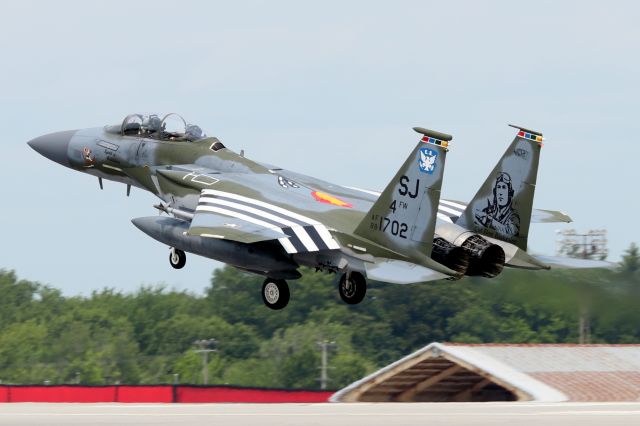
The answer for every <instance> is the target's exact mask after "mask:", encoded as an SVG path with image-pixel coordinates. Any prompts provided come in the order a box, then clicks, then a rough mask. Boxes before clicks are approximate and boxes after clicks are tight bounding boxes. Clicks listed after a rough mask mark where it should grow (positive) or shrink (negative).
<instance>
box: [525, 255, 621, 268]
mask: <svg viewBox="0 0 640 426" xmlns="http://www.w3.org/2000/svg"><path fill="white" fill-rule="evenodd" d="M533 257H534V258H535V259H536V260H538V261H540V262H544V263H546V264H547V265H549V266H550V267H551V268H552V269H590V268H591V269H592V268H604V269H613V268H616V267H617V266H618V265H617V264H616V263H613V262H607V261H605V260H591V259H576V258H573V257H561V256H542V255H533Z"/></svg>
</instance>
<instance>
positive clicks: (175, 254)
mask: <svg viewBox="0 0 640 426" xmlns="http://www.w3.org/2000/svg"><path fill="white" fill-rule="evenodd" d="M169 263H170V264H171V266H173V268H174V269H182V268H184V265H185V264H186V263H187V255H186V254H185V253H184V252H183V251H182V250H180V249H177V248H174V247H172V248H171V253H169Z"/></svg>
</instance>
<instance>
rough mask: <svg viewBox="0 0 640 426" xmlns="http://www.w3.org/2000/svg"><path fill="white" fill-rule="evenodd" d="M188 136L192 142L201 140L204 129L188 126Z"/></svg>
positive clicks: (192, 125) (193, 125)
mask: <svg viewBox="0 0 640 426" xmlns="http://www.w3.org/2000/svg"><path fill="white" fill-rule="evenodd" d="M186 135H187V137H188V138H189V139H191V140H195V139H200V138H201V137H202V129H201V128H200V127H199V126H196V125H195V124H187V128H186Z"/></svg>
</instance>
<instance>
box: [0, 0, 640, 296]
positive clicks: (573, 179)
mask: <svg viewBox="0 0 640 426" xmlns="http://www.w3.org/2000/svg"><path fill="white" fill-rule="evenodd" d="M1 10H2V14H1V15H0V16H1V17H2V25H0V61H1V67H0V70H1V71H0V72H1V74H0V76H1V78H0V94H1V98H0V99H1V100H0V120H1V121H0V124H2V129H4V132H3V137H2V140H3V144H2V148H3V151H4V152H3V156H2V158H3V159H4V161H3V166H2V167H1V168H0V182H1V183H0V185H1V186H0V191H1V195H2V205H1V207H2V208H1V210H0V211H1V212H2V213H1V215H2V216H1V217H2V223H3V225H2V228H1V230H0V237H1V241H2V243H3V244H2V248H1V249H0V254H1V256H0V268H5V269H14V270H16V272H17V274H18V275H19V276H20V277H23V278H27V279H31V280H38V281H41V282H43V283H47V284H49V285H51V286H54V287H58V288H61V289H63V291H64V293H65V294H69V295H73V294H88V293H90V292H91V291H92V290H96V289H100V288H103V287H114V288H116V289H122V290H127V291H129V290H134V289H136V288H137V287H138V286H139V285H140V284H142V283H144V284H155V283H159V282H163V283H166V284H167V285H168V286H170V287H175V288H178V289H189V290H192V291H195V292H201V291H202V290H203V289H204V288H205V287H206V286H207V285H208V283H209V279H210V275H211V271H212V269H213V268H214V267H216V266H218V265H219V264H217V263H215V262H213V261H210V260H207V259H203V258H198V257H197V256H194V255H192V256H189V257H188V260H187V266H186V268H185V269H183V270H181V271H174V270H173V269H172V268H171V267H170V266H169V263H168V260H167V257H168V249H167V247H165V246H163V245H162V244H160V243H158V242H156V241H154V240H152V239H150V238H148V237H147V236H146V235H144V234H143V233H141V232H140V231H138V230H137V229H136V228H135V227H134V226H133V225H132V224H131V223H130V219H131V218H134V217H140V216H149V215H153V214H155V213H156V212H155V210H154V209H153V208H152V204H154V203H155V202H156V200H155V199H154V197H153V196H151V195H150V194H147V193H144V192H143V191H141V190H137V189H133V190H132V194H131V197H130V198H126V197H125V187H124V186H123V185H120V184H116V183H111V182H105V190H104V191H100V190H99V188H98V182H97V179H95V178H91V177H89V176H87V175H83V174H80V173H77V172H73V171H71V170H70V169H66V168H63V167H62V166H59V165H57V164H54V163H52V162H50V161H48V160H46V159H45V158H44V157H41V156H40V155H38V154H37V153H36V152H35V151H33V150H31V149H30V148H29V147H28V146H27V145H26V142H27V141H28V140H30V139H32V138H34V137H36V136H39V135H42V134H45V133H49V132H53V131H57V130H67V129H77V128H82V127H93V126H100V125H103V124H111V123H118V122H120V121H121V120H122V118H123V117H124V116H125V115H127V114H129V113H132V112H140V111H143V112H155V111H157V112H179V113H181V114H182V115H183V116H184V117H186V118H187V119H188V120H189V121H191V122H194V123H198V124H200V125H201V127H203V128H205V129H206V130H207V131H208V133H209V134H212V135H216V136H218V137H219V138H220V139H221V140H222V141H223V142H224V143H225V145H227V146H228V147H230V148H231V149H235V150H238V151H239V150H240V149H245V152H246V155H247V156H248V157H250V158H253V159H257V160H260V161H264V162H268V163H272V164H278V165H280V166H281V167H283V168H288V169H292V170H295V171H298V172H303V173H306V174H310V175H314V176H317V177H320V178H325V179H328V180H330V181H333V182H336V183H341V184H346V185H353V186H359V187H364V188H371V189H381V188H383V187H384V186H385V185H386V183H387V182H388V180H389V179H391V178H392V177H393V175H394V174H395V172H396V170H397V168H398V167H399V166H400V165H401V163H402V161H403V160H404V159H405V158H406V156H407V154H408V153H409V151H410V150H411V148H412V147H413V146H414V144H415V142H416V141H417V135H416V134H415V133H414V132H413V131H412V130H411V127H412V126H416V125H420V126H424V127H428V128H432V129H434V130H439V131H443V132H446V133H451V134H453V135H454V140H453V143H452V149H451V152H450V153H449V156H448V158H447V160H448V161H447V170H446V173H445V181H444V188H443V195H444V197H446V198H452V199H458V200H469V199H470V198H471V197H472V196H473V194H474V193H475V191H476V190H477V188H478V186H479V185H480V184H481V183H482V181H484V179H485V177H486V176H487V174H488V173H489V172H490V171H491V169H492V168H493V166H494V164H495V163H496V162H497V160H498V159H499V157H500V156H501V155H502V153H503V152H504V150H505V148H506V146H507V145H508V144H509V142H510V141H511V140H512V139H513V136H514V131H513V129H511V128H509V127H507V125H506V124H507V123H516V124H520V125H522V126H525V127H529V128H532V129H536V130H539V131H542V132H543V133H544V135H545V137H546V142H545V146H544V148H543V151H542V158H541V165H540V171H539V177H538V186H537V191H536V198H535V206H536V207H538V208H548V209H560V210H563V211H565V212H567V213H569V214H570V215H571V216H572V217H573V218H574V220H575V222H574V223H573V224H571V225H567V226H565V225H561V226H558V225H554V224H551V225H534V226H533V227H532V230H531V232H532V236H531V238H530V247H531V249H532V250H533V251H535V252H538V253H545V254H553V252H554V250H555V239H556V235H555V230H556V229H563V228H567V227H575V228H577V229H578V230H580V231H583V230H588V229H592V228H607V229H608V231H609V248H610V253H611V255H610V257H609V259H610V260H613V261H617V260H618V259H619V257H620V255H621V253H622V252H623V251H624V249H625V248H627V247H628V245H629V244H630V243H631V242H634V241H635V242H640V236H639V233H638V225H637V223H638V219H637V216H638V207H640V202H639V201H638V189H637V185H638V181H639V178H640V171H639V169H640V167H639V166H638V164H637V162H638V158H639V154H640V148H639V146H638V144H639V143H640V142H638V141H637V139H638V135H640V120H638V114H639V113H640V108H639V101H638V99H640V88H639V85H640V57H639V56H638V46H640V25H638V22H640V6H639V5H638V4H637V2H631V1H629V2H612V1H608V2H585V1H580V2H557V1H536V2H528V3H525V2H513V1H503V2H497V1H494V2H490V1H483V2H477V1H467V2H463V1H449V2H443V1H437V2H436V1H433V2H429V1H416V2H410V1H393V2H391V1H387V2H373V1H363V2H356V1H351V2H346V1H336V2H331V1H326V0H323V1H320V2H313V3H312V2H299V1H290V2H284V1H282V2H281V1H264V2H261V1H253V2H246V1H234V2H211V1H206V2H205V1H203V2H189V1H179V2H178V1H173V2H168V1H157V0H155V1H148V2H132V1H126V2H117V1H104V2H86V1H77V2H67V1H56V2H47V1H42V2H29V1H20V2H3V4H2V8H1ZM256 291H258V289H256Z"/></svg>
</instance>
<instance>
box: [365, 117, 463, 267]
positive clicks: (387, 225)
mask: <svg viewBox="0 0 640 426" xmlns="http://www.w3.org/2000/svg"><path fill="white" fill-rule="evenodd" d="M413 130H415V131H416V132H418V133H421V134H423V135H424V137H423V138H422V139H421V140H420V142H419V143H418V145H417V146H416V147H415V148H414V149H413V151H411V154H410V155H409V157H408V158H407V160H406V161H405V162H404V164H403V165H402V167H401V168H400V170H399V171H398V173H396V175H395V177H394V178H393V180H392V181H391V182H390V183H389V184H388V185H387V187H386V188H385V190H384V191H383V192H382V194H380V197H379V198H378V200H377V201H376V203H375V204H374V205H373V207H371V210H369V212H368V213H367V215H366V216H365V218H364V219H363V220H362V222H360V224H359V225H358V227H357V228H356V230H355V233H356V234H357V235H360V236H361V237H364V238H367V239H368V240H370V241H373V242H375V243H377V244H380V245H382V246H385V247H388V248H389V249H391V250H394V251H396V252H398V253H400V254H402V255H405V256H408V257H412V258H414V259H423V258H425V257H427V258H428V257H429V256H430V254H431V246H432V242H433V233H434V229H435V220H436V214H437V213H438V202H439V200H440V187H441V186H442V175H443V172H444V163H445V157H446V153H447V151H448V148H447V146H448V145H449V141H450V140H451V136H450V135H446V134H444V133H439V132H434V131H432V130H427V129H423V128H421V127H414V129H413Z"/></svg>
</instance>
